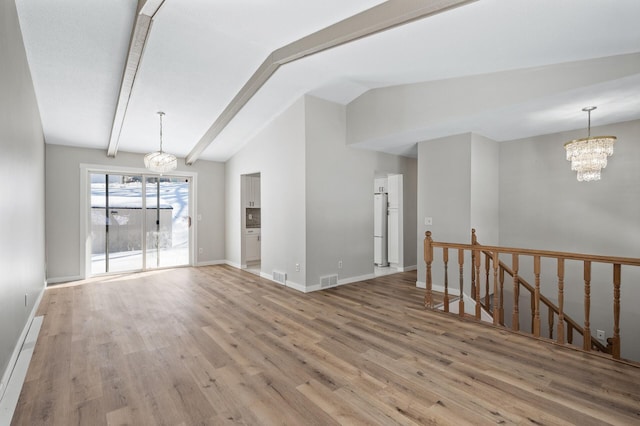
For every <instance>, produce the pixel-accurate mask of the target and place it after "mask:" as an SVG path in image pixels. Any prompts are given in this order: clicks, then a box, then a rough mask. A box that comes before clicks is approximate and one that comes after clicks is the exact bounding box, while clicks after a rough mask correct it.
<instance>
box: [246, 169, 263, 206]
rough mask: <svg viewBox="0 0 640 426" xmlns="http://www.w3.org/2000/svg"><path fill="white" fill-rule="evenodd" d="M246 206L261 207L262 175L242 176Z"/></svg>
mask: <svg viewBox="0 0 640 426" xmlns="http://www.w3.org/2000/svg"><path fill="white" fill-rule="evenodd" d="M242 186H243V190H242V194H243V196H244V206H245V207H260V176H242Z"/></svg>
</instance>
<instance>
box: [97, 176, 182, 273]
mask: <svg viewBox="0 0 640 426" xmlns="http://www.w3.org/2000/svg"><path fill="white" fill-rule="evenodd" d="M90 182H91V197H90V200H91V201H90V207H91V208H90V210H91V274H92V275H95V274H103V273H114V272H129V271H140V270H147V269H154V268H163V267H170V266H182V265H188V264H189V260H190V247H191V244H190V241H191V233H190V226H191V218H190V214H189V200H190V198H191V179H190V178H187V177H166V176H145V175H126V174H107V173H91V174H90Z"/></svg>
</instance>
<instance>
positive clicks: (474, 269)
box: [424, 230, 640, 359]
mask: <svg viewBox="0 0 640 426" xmlns="http://www.w3.org/2000/svg"><path fill="white" fill-rule="evenodd" d="M425 235H426V238H425V244H424V247H425V252H424V260H425V263H426V266H427V277H426V278H427V279H426V294H425V306H426V307H428V308H432V309H433V297H432V286H433V283H432V263H433V261H434V249H435V248H441V249H442V250H443V260H444V261H445V288H446V289H447V290H448V277H447V274H446V261H447V259H448V255H447V254H446V253H447V252H448V250H449V249H452V250H457V251H458V259H459V269H460V292H461V294H463V264H464V260H463V258H464V252H465V251H467V252H469V253H470V254H471V259H472V262H471V292H472V294H471V297H472V298H473V300H474V301H475V317H476V319H478V320H480V317H481V310H482V306H484V307H486V309H487V311H491V315H492V316H493V323H494V325H503V326H504V310H503V302H504V283H505V273H506V274H509V275H510V276H511V277H512V278H513V279H512V282H513V291H514V309H513V314H512V328H513V330H515V331H519V330H520V324H519V309H518V305H519V293H520V292H519V288H520V286H521V285H522V286H523V287H524V288H525V289H526V290H527V291H528V292H529V294H530V295H531V326H532V328H531V334H533V335H534V336H535V337H540V334H541V317H542V312H541V305H544V306H546V307H547V313H548V318H547V322H548V328H549V338H550V339H553V338H554V333H555V340H556V341H557V343H559V344H572V343H573V335H574V330H575V331H577V332H578V333H580V334H581V335H582V337H583V339H582V340H583V349H584V350H586V351H589V350H591V349H595V350H599V351H602V352H606V353H610V354H611V355H612V356H613V358H615V359H620V356H621V353H620V297H621V296H620V288H621V267H622V265H627V266H640V258H629V257H609V256H601V255H591V254H581V253H570V252H558V251H549V250H534V249H524V248H514V247H499V246H485V245H480V244H479V243H478V241H477V237H476V235H475V230H472V238H471V244H458V243H447V242H436V241H433V239H432V237H431V232H430V231H428V232H426V234H425ZM483 254H484V255H485V271H484V272H485V277H486V281H485V295H484V300H483V298H481V296H480V289H481V286H482V284H481V281H482V280H481V278H480V265H481V262H480V258H481V256H482V255H483ZM501 254H511V255H512V265H513V269H512V268H510V267H509V266H508V265H506V264H505V263H504V262H502V261H501V260H500V258H499V256H500V255H501ZM519 256H529V257H531V258H532V259H533V273H534V277H535V285H531V284H529V283H528V282H527V281H526V280H525V279H524V278H522V277H521V276H520V275H519V274H518V263H519ZM543 258H552V259H556V261H557V291H558V305H556V304H555V303H554V302H553V301H551V300H550V299H549V298H547V297H545V296H544V295H542V294H541V282H540V281H541V276H542V274H541V272H542V271H541V269H542V264H541V259H543ZM568 260H572V261H579V262H582V263H583V265H584V274H583V278H584V294H585V300H584V314H585V317H584V326H581V325H579V324H578V323H577V322H576V321H575V320H573V319H572V318H571V317H569V316H567V314H566V312H564V288H565V261H568ZM594 262H595V263H603V264H610V265H612V266H613V336H612V337H611V338H609V339H607V342H608V344H609V345H608V346H607V347H605V346H604V345H603V344H602V343H601V342H599V341H598V340H597V339H595V338H594V337H593V336H592V335H591V329H590V322H589V316H590V306H591V295H590V293H591V291H590V290H591V264H592V263H594ZM491 267H493V274H492V276H493V295H492V300H490V294H489V292H490V285H489V282H490V276H491V274H490V271H491ZM460 300H462V298H461V299H460ZM491 302H492V303H491ZM491 305H492V309H489V307H490V306H491ZM460 308H462V309H464V306H463V305H462V304H461V306H460ZM460 315H463V313H462V311H460ZM556 316H557V318H558V323H557V324H556V323H555V318H556ZM565 327H566V335H565Z"/></svg>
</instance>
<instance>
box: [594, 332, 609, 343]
mask: <svg viewBox="0 0 640 426" xmlns="http://www.w3.org/2000/svg"><path fill="white" fill-rule="evenodd" d="M596 339H598V340H599V341H600V343H606V341H607V335H606V334H605V332H604V330H596Z"/></svg>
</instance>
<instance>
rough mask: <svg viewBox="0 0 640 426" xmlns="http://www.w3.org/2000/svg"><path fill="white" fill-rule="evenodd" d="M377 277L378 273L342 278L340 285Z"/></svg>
mask: <svg viewBox="0 0 640 426" xmlns="http://www.w3.org/2000/svg"><path fill="white" fill-rule="evenodd" d="M375 277H376V274H366V275H359V276H357V277H349V278H343V279H341V280H338V285H345V284H351V283H357V282H360V281H366V280H372V279H374V278H375ZM325 288H328V287H325Z"/></svg>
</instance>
